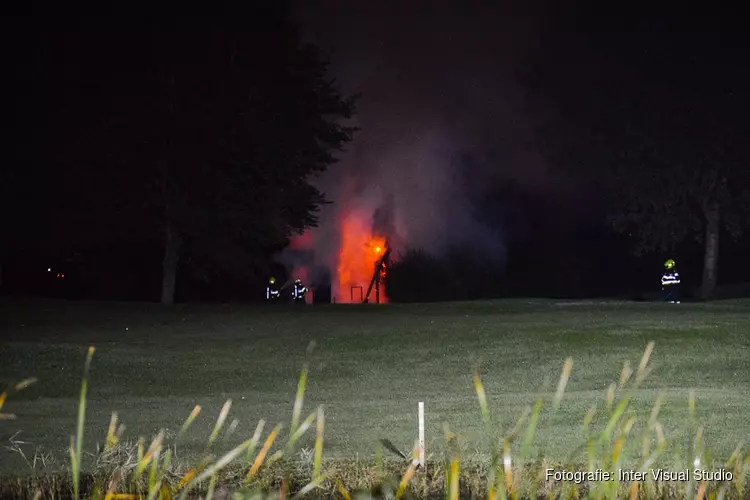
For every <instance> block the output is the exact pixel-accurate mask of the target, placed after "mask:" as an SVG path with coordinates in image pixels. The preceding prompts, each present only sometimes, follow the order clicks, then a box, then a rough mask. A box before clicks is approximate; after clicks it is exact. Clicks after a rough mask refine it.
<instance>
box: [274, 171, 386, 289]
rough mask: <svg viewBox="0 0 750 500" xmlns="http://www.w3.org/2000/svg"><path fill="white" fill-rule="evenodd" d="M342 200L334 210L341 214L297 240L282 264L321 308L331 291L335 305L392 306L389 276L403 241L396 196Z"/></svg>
mask: <svg viewBox="0 0 750 500" xmlns="http://www.w3.org/2000/svg"><path fill="white" fill-rule="evenodd" d="M350 185H353V183H350V184H348V186H350ZM360 194H361V193H360ZM340 195H341V197H342V200H341V201H340V202H339V203H336V204H334V205H333V206H332V207H330V208H332V209H333V211H334V212H335V213H334V214H327V217H330V219H329V220H330V223H329V224H326V226H325V227H322V228H316V229H314V230H311V231H308V232H306V233H304V234H303V235H300V236H298V237H296V238H294V239H293V240H292V242H291V244H290V245H289V248H288V249H287V250H286V251H285V252H284V254H283V255H282V256H281V260H282V262H283V263H284V264H285V265H286V266H287V268H288V269H289V270H290V272H291V274H292V275H294V277H295V278H297V277H299V278H300V279H302V280H303V281H309V282H310V284H311V289H312V295H313V300H315V301H317V302H320V301H321V298H322V297H323V296H325V295H327V294H322V293H320V291H321V290H322V289H325V288H327V287H329V286H330V302H335V303H362V302H370V303H386V302H388V294H387V290H386V287H385V283H386V274H387V272H388V267H389V265H390V256H391V252H392V250H393V248H394V245H396V244H397V241H398V240H399V238H398V234H397V231H396V228H395V224H394V215H393V214H394V210H393V196H382V193H378V196H377V197H362V196H359V197H358V196H356V190H342V193H340ZM376 200H377V201H376ZM316 292H317V293H316ZM323 301H325V302H327V301H328V300H327V297H325V298H324V299H323Z"/></svg>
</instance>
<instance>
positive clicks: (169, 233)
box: [161, 222, 181, 305]
mask: <svg viewBox="0 0 750 500" xmlns="http://www.w3.org/2000/svg"><path fill="white" fill-rule="evenodd" d="M180 246H181V239H180V235H179V234H178V233H177V230H176V229H175V228H174V226H173V225H172V224H171V223H170V222H167V225H166V228H165V231H164V260H163V261H162V265H161V268H162V278H161V303H162V304H166V305H172V304H174V291H175V281H176V279H177V263H178V261H179V258H180Z"/></svg>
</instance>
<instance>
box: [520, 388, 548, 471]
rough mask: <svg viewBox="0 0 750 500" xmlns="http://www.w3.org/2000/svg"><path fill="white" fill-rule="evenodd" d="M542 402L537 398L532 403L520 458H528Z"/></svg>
mask: <svg viewBox="0 0 750 500" xmlns="http://www.w3.org/2000/svg"><path fill="white" fill-rule="evenodd" d="M543 403H544V400H543V399H542V398H539V399H537V400H536V403H534V409H533V410H532V411H531V419H530V420H529V426H528V427H527V428H526V435H525V436H524V438H523V443H522V444H521V458H522V459H523V458H526V457H528V454H529V449H530V448H531V442H532V441H533V440H534V433H535V432H536V426H537V424H538V423H539V416H540V415H541V414H542V404H543Z"/></svg>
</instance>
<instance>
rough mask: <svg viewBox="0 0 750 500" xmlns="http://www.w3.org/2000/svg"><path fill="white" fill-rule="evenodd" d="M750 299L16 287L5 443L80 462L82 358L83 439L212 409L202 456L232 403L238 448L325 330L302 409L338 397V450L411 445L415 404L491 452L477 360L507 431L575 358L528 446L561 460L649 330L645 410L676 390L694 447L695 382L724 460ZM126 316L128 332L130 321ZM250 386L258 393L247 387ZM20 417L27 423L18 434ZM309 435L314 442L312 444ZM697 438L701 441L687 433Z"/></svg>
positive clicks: (10, 310)
mask: <svg viewBox="0 0 750 500" xmlns="http://www.w3.org/2000/svg"><path fill="white" fill-rule="evenodd" d="M749 327H750V301H748V300H740V301H723V302H715V303H708V304H703V303H696V304H680V305H670V304H660V303H626V302H554V301H523V300H508V301H499V302H468V303H450V304H429V305H388V306H374V305H373V306H325V307H323V306H321V307H308V308H301V309H300V308H291V307H290V308H284V307H277V308H264V307H244V306H235V305H232V306H220V305H217V306H203V305H201V306H177V307H175V308H172V309H163V308H161V307H158V306H156V305H150V304H112V303H83V302H81V303H64V302H54V301H5V302H2V303H0V332H1V338H2V341H1V342H2V343H0V381H3V382H8V381H11V380H14V381H18V380H20V379H22V378H25V377H29V376H35V377H37V378H38V379H39V383H37V384H35V385H34V386H32V387H30V388H28V389H26V390H25V391H23V392H22V393H19V394H17V395H15V396H14V397H12V398H11V399H10V400H9V401H8V402H7V404H6V405H5V407H4V408H3V411H4V412H11V413H15V414H17V416H18V419H17V420H15V421H0V444H7V440H8V439H9V438H10V437H11V436H13V435H16V439H20V440H22V441H25V442H26V443H27V444H24V445H22V449H23V450H24V452H25V453H26V455H27V457H29V458H30V457H32V456H33V455H34V454H35V452H37V453H46V452H49V453H51V455H47V459H48V460H49V458H54V457H57V461H56V462H55V461H53V462H47V463H48V469H49V470H53V469H54V468H55V466H56V465H55V464H57V465H60V464H62V463H64V461H65V460H66V452H65V448H66V446H67V445H68V443H69V439H70V435H72V434H73V433H74V430H75V418H76V411H77V397H78V393H79V390H80V379H81V375H82V366H83V360H84V358H85V353H86V349H87V347H88V346H89V345H93V346H95V347H96V348H97V351H96V357H95V359H94V363H93V365H92V368H91V373H90V383H89V392H88V407H87V429H86V440H85V448H86V449H87V450H89V451H93V449H94V446H95V444H96V443H97V442H99V443H102V442H103V440H104V437H105V435H106V429H107V425H108V424H109V420H110V415H111V413H112V411H117V412H118V413H119V416H120V420H121V421H122V422H124V423H125V424H126V426H127V430H126V431H125V438H126V439H128V438H130V439H133V440H136V439H137V438H138V436H144V437H146V438H147V439H149V438H150V437H152V436H153V435H154V434H155V433H156V432H157V431H158V430H159V429H161V428H165V429H167V435H168V436H169V434H170V432H171V433H176V432H177V430H178V429H179V427H180V425H181V424H182V422H183V421H184V419H185V418H186V417H187V415H188V414H189V413H190V411H191V410H192V408H193V406H194V405H196V404H200V405H202V406H203V412H202V413H201V415H200V416H199V418H198V420H197V421H196V423H195V424H194V428H193V429H192V430H191V432H190V433H189V434H188V435H187V436H186V438H185V439H183V442H182V443H181V444H180V447H179V453H180V456H181V457H182V458H185V459H189V458H194V457H196V456H198V455H200V454H201V453H202V452H203V450H204V448H205V443H206V439H207V437H208V435H209V434H210V432H211V429H212V427H213V425H214V423H215V421H216V417H217V415H218V413H219V411H220V409H221V407H222V404H223V403H224V401H225V400H226V399H228V398H231V399H232V401H233V406H232V410H231V413H230V416H229V419H228V420H230V421H231V420H232V419H234V418H237V419H239V425H238V427H237V431H236V436H235V438H233V439H232V440H231V441H230V443H227V446H229V445H235V444H237V443H238V442H239V441H240V440H242V439H246V438H247V436H249V435H250V434H252V432H253V430H254V429H255V425H256V424H257V421H258V420H259V419H260V418H264V419H266V421H268V422H269V423H271V424H273V423H275V422H286V423H287V424H288V421H289V418H290V415H291V410H292V405H293V401H294V394H295V391H296V386H297V379H298V376H299V370H300V368H301V366H302V364H303V361H304V359H305V351H306V347H307V345H308V343H309V342H310V341H312V340H315V341H316V342H317V347H316V349H315V351H314V353H313V355H312V357H311V365H310V378H309V384H308V389H307V392H306V401H305V407H306V408H307V410H306V411H305V412H303V416H304V415H306V414H307V413H309V411H312V409H313V408H315V407H316V406H317V405H318V404H323V405H325V409H326V440H325V454H326V457H328V458H333V459H351V460H356V459H357V457H359V459H361V460H366V459H369V458H371V457H372V456H373V455H374V454H375V453H376V450H377V448H378V442H379V440H380V439H382V438H387V439H390V440H391V441H392V442H393V443H395V444H396V445H397V446H399V447H401V448H402V449H404V450H408V449H409V448H410V447H411V445H412V443H413V440H414V438H415V437H416V409H417V402H418V401H424V402H425V405H426V412H427V444H428V453H430V451H431V450H436V449H438V448H439V447H440V446H441V443H443V442H444V438H443V423H444V422H445V423H448V425H449V426H450V428H451V430H453V431H454V432H457V433H458V434H460V435H462V436H465V437H466V440H465V441H464V443H465V444H464V449H465V453H467V454H470V453H477V454H481V453H486V452H488V448H487V449H486V440H482V439H481V438H480V437H479V436H480V434H481V433H482V429H483V427H482V421H481V413H480V412H479V407H478V403H477V399H476V394H475V392H474V387H473V385H472V368H473V367H474V366H475V364H477V363H478V364H479V370H480V373H481V375H482V380H483V382H484V385H485V390H486V392H487V396H488V401H489V405H490V410H491V413H492V415H493V419H494V424H495V425H496V426H497V427H498V428H502V429H503V430H505V431H507V430H508V429H509V428H510V427H512V426H513V424H514V423H515V421H516V419H517V418H518V417H519V415H520V414H521V413H522V412H523V410H524V408H525V407H526V406H528V405H529V404H533V401H534V399H535V397H536V396H537V395H538V394H539V393H540V392H542V393H545V394H547V395H550V394H551V393H553V392H554V390H555V384H556V383H557V380H558V377H559V374H560V370H561V367H562V365H563V362H564V360H565V358H566V357H568V356H570V357H572V358H573V360H574V366H573V372H572V376H571V378H570V381H569V383H568V387H567V390H566V393H565V397H564V399H563V402H562V405H561V407H560V409H559V411H557V412H556V413H554V414H552V413H550V412H544V413H543V414H542V418H541V420H540V423H539V430H538V432H537V437H536V438H535V441H534V442H535V446H534V447H533V449H532V454H533V455H535V456H536V455H537V454H544V456H545V459H546V460H550V461H552V462H563V461H564V460H566V459H567V458H568V457H569V455H570V453H571V451H572V450H573V449H574V448H575V446H577V445H579V444H580V443H581V442H582V435H581V433H580V427H581V422H582V420H583V417H584V415H585V414H586V412H587V411H588V409H589V408H590V407H592V406H598V407H599V409H600V410H601V411H600V414H601V418H600V419H598V420H595V423H597V422H598V423H600V424H601V423H603V422H605V421H606V419H607V416H606V415H605V414H606V411H605V410H604V402H605V398H606V391H607V387H608V386H609V384H610V383H611V382H613V381H617V380H618V378H619V375H620V371H621V369H622V363H623V361H625V360H630V362H631V364H632V365H633V367H636V366H637V364H638V361H639V359H640V356H641V354H642V353H643V349H644V347H645V346H646V344H647V343H648V342H649V341H651V340H653V341H655V342H656V349H655V351H654V354H653V356H652V363H653V365H654V371H653V372H652V374H651V375H650V376H649V378H648V379H647V380H646V382H645V383H644V384H643V389H642V390H641V391H640V392H639V393H638V395H637V398H636V401H635V407H636V409H642V410H643V411H644V412H645V414H646V415H647V414H648V409H649V408H650V407H651V405H652V404H653V402H654V400H655V398H656V395H657V393H658V392H659V391H660V390H662V389H663V390H664V391H665V393H666V395H665V401H664V404H663V405H662V409H661V414H660V420H661V422H662V424H663V425H664V428H665V430H666V432H667V435H668V436H671V437H674V438H677V441H681V442H684V443H685V444H686V445H688V444H689V443H690V442H691V439H692V437H693V435H694V429H689V430H688V429H686V427H685V425H684V424H685V422H686V419H687V415H688V393H689V391H690V390H691V389H695V394H696V401H697V407H696V418H697V420H698V421H699V422H700V423H702V424H703V425H704V427H705V429H706V432H705V440H706V444H707V445H708V447H709V448H710V450H711V451H712V453H713V455H714V456H715V457H717V458H719V459H725V458H727V457H728V456H729V455H730V454H731V452H732V451H733V449H734V448H735V447H736V446H737V444H738V443H739V442H740V441H742V440H747V438H748V432H749V431H750V335H748V331H750V328H749ZM126 328H127V330H126ZM243 398H244V399H243ZM19 431H20V434H16V433H17V432H19ZM312 439H313V438H312V437H307V438H305V440H304V441H303V442H302V443H300V444H301V446H302V447H308V448H312ZM686 449H687V448H686ZM0 471H4V472H5V473H9V472H14V473H16V472H17V473H23V472H24V471H30V467H29V466H28V464H26V463H25V461H24V460H23V458H22V457H21V456H20V454H19V453H17V452H13V451H6V450H4V449H0Z"/></svg>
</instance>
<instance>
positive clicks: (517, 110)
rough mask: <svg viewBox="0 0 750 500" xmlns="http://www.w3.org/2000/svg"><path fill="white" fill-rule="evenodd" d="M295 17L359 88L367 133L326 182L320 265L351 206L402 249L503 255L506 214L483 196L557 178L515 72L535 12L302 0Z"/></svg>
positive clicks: (497, 258) (497, 259)
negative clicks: (488, 207)
mask: <svg viewBox="0 0 750 500" xmlns="http://www.w3.org/2000/svg"><path fill="white" fill-rule="evenodd" d="M297 15H298V19H299V21H300V23H301V24H302V26H303V28H304V32H305V34H306V37H307V38H308V39H310V40H311V41H312V42H314V43H316V44H317V45H319V46H320V47H322V48H323V50H324V51H326V52H327V53H328V54H329V55H330V59H331V63H332V68H331V69H332V72H333V74H334V75H335V76H336V78H337V80H338V82H339V84H340V86H341V88H342V90H343V91H344V92H345V93H347V94H353V93H358V94H361V99H360V101H359V106H358V108H359V110H358V115H357V117H356V120H355V121H356V123H355V124H356V125H357V126H359V127H361V129H362V130H361V132H360V133H359V134H358V135H357V136H356V137H355V141H354V142H353V143H352V144H350V145H349V148H348V151H347V152H345V153H344V154H343V155H341V157H340V158H341V161H340V162H339V163H337V164H335V165H333V166H332V167H331V169H330V170H329V172H327V173H326V175H325V176H323V178H321V179H320V181H319V184H320V186H321V187H322V189H323V191H324V192H325V193H326V194H327V196H328V198H329V199H330V200H331V201H333V204H332V205H329V206H327V207H326V208H325V209H324V210H323V211H322V213H321V214H320V220H321V227H320V228H318V229H316V230H315V237H314V240H315V242H314V249H315V260H316V262H318V263H327V264H329V265H331V264H334V263H335V255H336V250H337V241H338V237H337V224H338V220H339V216H338V214H339V213H341V212H342V211H347V210H349V209H351V208H352V207H357V208H361V209H365V210H366V211H367V213H370V214H372V217H373V229H374V230H375V231H376V232H381V233H385V234H387V236H388V239H389V243H390V244H391V245H392V246H393V247H394V248H395V250H396V253H395V254H396V255H397V254H398V253H399V251H405V250H406V249H408V248H420V249H423V250H425V251H427V252H430V253H433V254H435V255H440V254H442V253H444V252H445V251H447V250H449V249H452V248H456V247H466V248H467V249H469V250H471V251H473V252H475V253H481V254H482V255H485V256H486V257H488V258H491V259H492V260H493V262H494V263H502V262H504V259H505V252H506V244H505V235H504V230H503V227H502V226H501V225H499V224H497V223H492V221H493V220H500V219H501V218H498V217H491V216H490V217H487V216H486V214H481V213H478V211H481V207H479V206H478V203H477V200H481V199H482V198H483V197H485V196H487V195H488V192H489V188H490V187H492V186H496V185H498V184H501V183H503V182H506V181H512V182H514V183H516V184H520V185H528V186H534V189H542V190H544V189H547V188H549V187H550V186H553V185H554V184H555V179H553V178H552V176H551V175H550V174H549V173H548V171H547V169H546V165H545V164H544V162H543V161H542V160H541V158H540V156H539V155H538V154H537V153H536V152H535V149H534V147H533V126H534V123H533V121H532V120H531V119H530V118H529V116H528V113H527V112H526V111H525V109H524V93H523V89H522V87H521V86H520V84H519V83H518V80H517V77H516V74H517V71H518V68H519V61H520V60H521V58H522V57H523V54H524V51H525V50H526V46H527V44H528V43H529V41H530V40H532V39H533V36H534V35H533V33H534V31H533V29H532V28H533V27H532V26H531V25H530V23H529V22H528V21H527V17H524V16H523V15H520V14H518V13H512V12H509V11H508V10H507V9H505V10H503V8H501V7H487V6H484V7H482V8H475V9H471V8H468V7H466V6H463V5H462V3H461V2H452V3H451V4H441V2H429V3H424V4H422V3H420V2H398V3H396V2H346V1H322V2H314V3H309V2H304V3H300V5H299V6H298V12H297ZM285 260H286V261H287V262H291V261H290V259H289V256H288V255H287V256H285Z"/></svg>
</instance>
